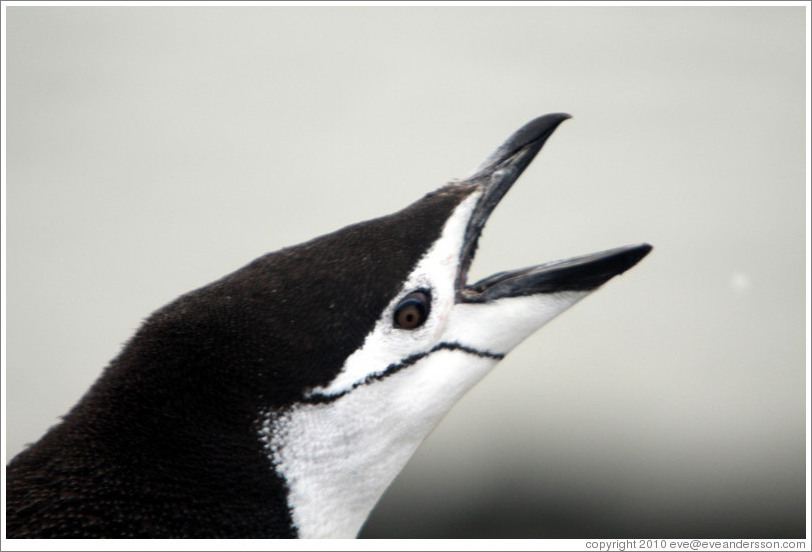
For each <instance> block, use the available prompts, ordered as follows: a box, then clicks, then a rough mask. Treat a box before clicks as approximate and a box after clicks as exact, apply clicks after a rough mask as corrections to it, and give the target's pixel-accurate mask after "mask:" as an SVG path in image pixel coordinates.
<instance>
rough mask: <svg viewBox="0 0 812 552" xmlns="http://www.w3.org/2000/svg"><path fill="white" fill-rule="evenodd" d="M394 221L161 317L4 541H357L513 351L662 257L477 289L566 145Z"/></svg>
mask: <svg viewBox="0 0 812 552" xmlns="http://www.w3.org/2000/svg"><path fill="white" fill-rule="evenodd" d="M569 117H570V116H569V115H567V114H564V113H553V114H549V115H545V116H542V117H539V118H536V119H534V120H532V121H531V122H529V123H528V124H526V125H525V126H523V127H522V128H520V129H519V130H518V131H516V132H515V133H514V134H513V135H512V136H510V137H509V138H508V139H507V141H505V142H504V144H502V145H501V146H500V147H499V148H498V149H497V150H496V151H495V152H494V153H493V154H492V155H491V156H490V157H488V158H487V159H486V160H485V161H484V163H482V165H481V166H479V167H478V168H477V169H476V170H475V171H473V173H472V174H470V175H469V176H468V177H466V178H464V179H461V180H454V181H451V182H450V183H448V184H447V185H445V186H443V187H441V188H439V189H437V190H436V191H434V192H431V193H429V194H428V195H426V196H424V197H423V198H422V199H420V200H418V201H416V202H415V203H413V204H411V205H409V206H408V207H406V208H405V209H403V210H401V211H398V212H396V213H394V214H390V215H388V216H383V217H381V218H377V219H374V220H370V221H366V222H361V223H358V224H353V225H351V226H347V227H345V228H343V229H341V230H338V231H336V232H334V233H331V234H327V235H325V236H322V237H318V238H316V239H313V240H311V241H308V242H306V243H303V244H301V245H297V246H294V247H288V248H285V249H282V250H280V251H277V252H274V253H270V254H267V255H265V256H262V257H259V258H258V259H256V260H254V261H253V262H251V263H249V264H248V265H246V266H244V267H243V268H240V269H239V270H236V271H235V272H233V273H231V274H228V275H226V276H224V277H223V278H221V279H219V280H217V281H215V282H213V283H211V284H209V285H206V286H204V287H202V288H200V289H197V290H194V291H191V292H189V293H187V294H185V295H182V296H181V297H179V298H178V299H176V300H175V301H173V302H172V303H170V304H169V305H167V306H165V307H163V308H161V309H159V310H157V311H156V312H154V313H153V314H152V315H151V316H150V317H149V318H147V319H146V320H145V321H144V323H143V324H142V325H141V327H140V328H139V329H138V330H137V332H136V333H135V335H134V336H133V337H132V338H131V339H130V340H129V341H128V342H127V344H126V345H125V346H124V347H123V349H122V350H121V352H120V353H119V355H118V356H117V357H116V358H115V359H114V360H112V361H111V362H110V364H109V365H108V366H107V367H106V368H105V369H104V371H103V373H102V374H101V376H100V377H99V379H98V380H97V381H96V382H95V383H94V384H93V385H92V386H91V388H90V389H89V390H88V391H87V392H86V394H85V395H84V396H83V397H82V398H81V400H80V401H79V402H78V403H77V404H76V405H75V406H74V407H73V408H72V409H71V410H70V412H69V413H68V414H67V415H65V416H64V417H63V418H62V420H61V421H60V423H58V424H57V425H56V426H54V427H52V428H51V429H50V430H48V431H47V433H46V434H45V435H44V436H43V437H42V438H41V439H40V440H39V441H38V442H36V443H35V444H33V445H30V446H29V447H27V448H26V449H25V450H23V451H22V452H21V453H20V454H18V455H17V456H16V457H15V458H13V459H12V460H11V462H10V463H9V464H8V465H7V467H6V485H7V487H6V497H7V498H6V505H7V506H6V531H7V537H8V538H97V537H98V538H354V537H356V536H357V534H358V532H359V531H360V529H361V527H362V526H363V524H364V522H365V520H366V518H367V516H368V515H369V513H370V511H371V510H372V508H373V507H374V506H375V504H376V502H377V501H378V499H379V498H380V496H381V495H382V493H383V492H384V490H385V489H386V488H387V486H388V485H389V484H390V483H391V482H392V480H393V479H394V478H395V476H396V475H397V474H398V473H399V472H400V471H401V469H402V468H403V466H404V465H405V464H406V462H407V461H408V459H409V458H410V456H411V455H412V453H414V451H415V449H417V447H418V446H419V445H420V443H421V442H422V441H423V439H424V438H425V437H426V436H427V435H428V434H429V432H430V431H431V430H432V429H433V428H434V427H435V426H436V425H437V424H438V423H439V422H440V420H441V419H442V418H443V417H444V416H445V414H446V413H447V412H448V411H449V409H450V408H451V407H452V406H453V405H454V403H456V402H457V401H458V400H459V399H460V398H461V397H462V396H463V395H464V394H465V393H466V391H468V390H469V389H470V388H471V387H472V386H473V385H474V384H476V383H477V382H478V381H480V380H481V379H482V378H483V377H484V376H485V375H486V374H488V373H489V372H490V371H491V370H492V369H493V368H494V366H495V365H496V364H498V362H499V361H500V360H502V359H503V358H504V357H505V355H507V354H508V352H510V351H511V349H513V348H514V347H516V345H518V344H519V343H520V342H521V341H522V340H524V339H525V338H526V337H528V336H529V335H530V334H532V333H533V332H535V331H536V330H537V329H538V328H540V327H541V326H543V325H544V324H546V323H547V322H549V321H550V320H552V319H553V318H555V317H556V316H557V315H558V314H560V313H561V312H563V311H565V310H566V309H568V308H569V307H571V306H572V305H574V304H575V303H577V302H578V301H580V300H581V299H583V298H584V297H585V296H587V295H589V294H590V293H592V292H593V291H595V290H596V289H597V288H599V287H600V286H601V285H603V284H604V283H606V282H607V281H608V280H609V279H611V278H613V277H614V276H617V275H619V274H621V273H623V272H624V271H626V270H628V269H629V268H631V267H632V266H634V265H635V264H636V263H637V262H638V261H640V260H641V259H642V258H643V257H645V256H646V255H647V254H648V253H649V251H651V249H652V248H651V246H650V245H648V244H645V243H643V244H637V245H629V246H625V247H619V248H615V249H611V250H608V251H603V252H599V253H593V254H589V255H585V256H580V257H575V258H571V259H566V260H560V261H555V262H549V263H545V264H539V265H535V266H530V267H527V268H522V269H519V270H510V271H505V272H500V273H498V274H494V275H493V276H490V277H487V278H484V279H482V280H479V281H477V282H475V283H470V284H469V283H468V281H467V274H468V270H469V268H470V266H471V262H472V261H473V259H474V254H475V251H476V249H477V242H478V240H479V237H480V235H481V233H482V229H483V227H484V225H485V223H486V221H487V220H488V217H489V215H490V214H491V212H492V211H493V210H494V208H495V207H496V205H497V204H498V203H499V201H500V200H501V199H502V197H503V196H504V195H505V194H506V193H507V191H508V190H509V189H510V187H511V186H512V185H513V183H514V182H515V181H516V180H517V179H518V177H519V176H520V175H521V174H522V172H523V171H524V170H525V168H526V167H527V166H528V165H529V164H530V162H531V161H532V160H533V159H534V158H535V156H536V154H537V153H538V152H539V151H540V149H541V148H542V146H543V145H544V143H545V142H546V141H547V139H548V138H549V137H550V136H551V134H552V133H553V132H554V131H555V129H556V128H557V127H558V126H559V125H560V124H561V123H562V122H563V121H565V120H566V119H568V118H569Z"/></svg>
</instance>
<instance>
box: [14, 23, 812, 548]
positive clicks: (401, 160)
mask: <svg viewBox="0 0 812 552" xmlns="http://www.w3.org/2000/svg"><path fill="white" fill-rule="evenodd" d="M7 14H8V20H7V23H8V29H7V30H8V34H7V39H8V43H7V55H8V65H7V70H8V73H7V75H8V89H7V94H8V95H7V99H8V104H7V108H8V118H7V125H8V126H7V131H8V143H7V148H8V150H7V152H8V167H7V170H8V173H7V174H8V181H7V182H8V186H7V209H8V213H7V232H8V233H7V239H8V243H7V246H8V249H7V255H8V257H7V261H8V273H7V278H8V280H7V286H8V287H7V289H8V297H7V298H8V303H7V322H8V325H7V341H8V343H7V352H6V353H7V390H6V391H7V403H6V404H7V417H6V423H7V430H8V431H7V453H8V458H7V459H10V458H11V456H12V455H14V454H15V453H17V452H18V451H19V450H21V448H22V447H23V446H24V444H25V443H27V442H32V441H35V440H36V439H38V438H39V436H40V435H41V434H42V433H43V432H44V431H45V429H46V428H48V427H49V426H50V425H52V424H54V423H55V422H56V421H57V419H58V418H57V417H58V416H59V415H60V414H63V413H65V412H66V411H67V410H68V409H69V407H70V406H71V405H72V404H73V403H74V402H75V401H76V400H77V399H78V398H79V397H80V396H81V395H82V393H83V392H84V391H85V390H86V388H87V387H88V386H89V385H90V384H91V383H92V382H93V380H94V379H95V378H96V377H97V376H98V375H99V373H100V371H101V370H102V368H103V367H104V366H105V364H106V363H107V361H109V360H110V359H111V358H112V357H113V356H115V355H116V353H117V352H118V350H119V348H120V346H121V344H122V343H124V342H125V341H126V340H127V339H128V337H129V336H130V334H131V333H132V332H133V331H134V330H135V329H136V328H137V326H138V325H139V323H140V321H141V320H142V319H143V318H144V317H145V316H147V315H148V314H149V313H150V312H151V311H153V310H154V309H156V308H158V307H160V306H161V305H163V304H165V303H166V302H168V301H170V300H172V299H173V298H175V297H176V296H177V295H179V294H181V293H183V292H185V291H188V290H190V289H193V288H195V287H198V286H200V285H203V284H206V283H208V282H209V281H212V280H214V279H216V278H218V277H220V276H221V275H223V274H225V273H227V272H230V271H232V270H234V269H236V268H238V267H240V266H242V265H243V264H245V263H246V262H248V261H250V260H251V259H253V258H254V257H256V256H259V255H260V254H263V253H265V252H267V251H272V250H275V249H277V248H280V247H283V246H286V245H292V244H295V243H298V242H300V241H304V240H306V239H309V238H311V237H314V236H317V235H320V234H323V233H326V232H328V231H332V230H334V229H337V228H339V227H342V226H344V225H346V224H349V223H352V222H356V221H359V220H363V219H367V218H371V217H375V216H379V215H383V214H386V213H389V212H392V211H395V210H397V209H400V208H401V207H403V206H405V205H407V204H408V203H410V202H411V201H414V200H416V199H418V198H419V197H421V196H422V195H423V194H425V193H426V192H428V191H430V190H432V189H434V188H435V187H438V186H440V185H442V184H443V183H444V182H445V181H447V180H449V179H451V178H454V177H462V176H465V175H466V174H467V173H468V171H469V170H470V169H472V168H473V167H474V166H476V165H477V164H478V163H479V162H480V161H481V160H483V159H484V157H485V156H486V155H487V154H489V153H490V152H491V150H492V149H493V148H495V147H496V146H497V145H499V144H500V143H501V141H502V140H503V139H504V138H506V137H507V136H508V135H509V134H510V133H511V132H512V131H513V130H515V129H516V128H518V127H519V126H521V125H522V124H524V123H525V122H527V121H528V120H530V119H531V118H533V117H535V116H537V115H541V114H544V113H547V112H553V111H567V112H570V113H572V114H573V115H574V119H572V120H571V121H567V122H566V123H564V124H563V125H562V127H561V128H560V129H559V131H558V132H557V133H556V134H555V136H554V137H553V138H552V139H551V141H550V142H549V143H548V145H547V146H546V147H545V149H544V151H543V152H542V153H541V155H540V157H539V158H538V159H537V161H536V162H535V163H534V164H533V166H531V168H530V169H529V170H528V171H527V172H526V173H525V175H524V176H523V178H522V179H521V180H520V181H519V183H518V184H517V186H516V187H515V188H514V189H513V191H511V193H510V194H509V195H508V197H507V198H506V199H505V201H504V202H503V204H502V205H500V207H499V208H498V209H497V211H496V213H495V214H494V216H493V217H492V219H491V220H490V223H489V225H488V228H487V230H486V232H485V235H484V237H483V239H482V240H481V242H480V250H479V255H478V257H477V260H476V262H475V264H474V267H473V270H472V274H471V278H479V277H483V276H486V275H488V274H490V273H492V272H496V271H499V270H503V269H508V268H516V267H520V266H526V265H528V264H534V263H537V262H542V261H546V260H552V259H556V258H562V257H568V256H573V255H577V254H582V253H588V252H591V251H597V250H601V249H607V248H610V247H614V246H618V245H623V244H627V243H636V242H640V241H648V242H650V243H652V244H654V245H655V250H654V252H653V253H652V254H651V255H650V256H649V257H648V258H647V259H646V260H645V261H644V262H642V263H641V264H640V265H639V266H638V267H637V268H635V269H634V270H633V271H631V272H629V273H628V274H626V275H624V276H622V277H621V278H618V279H617V280H614V281H612V282H610V283H609V284H608V285H607V286H606V287H605V288H604V289H603V290H601V291H600V292H598V293H596V294H595V295H593V296H591V297H590V298H588V299H587V300H585V301H584V302H583V303H581V304H579V305H578V306H576V307H575V308H574V309H572V310H571V311H569V312H567V313H566V314H564V315H563V316H562V317H561V318H559V319H557V320H555V321H554V322H553V323H551V324H550V325H549V326H548V327H546V328H545V329H544V330H542V331H541V332H539V333H538V334H537V335H534V336H533V337H531V338H530V339H528V341H526V342H525V343H524V344H523V345H521V346H520V347H519V348H517V349H516V350H515V351H514V352H513V353H512V354H511V355H510V356H509V357H508V358H507V359H506V360H505V361H504V362H503V363H502V364H501V365H500V366H499V367H498V368H497V369H496V370H495V371H494V372H493V373H492V374H491V375H490V376H489V377H488V378H486V379H485V380H484V381H483V382H482V383H481V384H479V386H477V387H476V388H475V389H474V390H473V391H472V392H471V393H470V394H469V395H468V396H467V397H466V398H465V399H464V400H463V401H462V402H461V403H460V404H459V405H458V406H457V407H456V408H455V409H454V410H453V411H452V413H451V414H450V415H449V416H448V417H447V418H446V420H445V421H444V422H443V423H442V424H441V425H440V427H439V428H438V429H437V430H436V431H435V432H434V433H433V434H432V435H431V436H430V437H429V439H428V440H427V441H426V443H425V445H424V446H423V447H422V448H421V449H420V450H419V452H418V453H417V455H416V456H415V457H414V459H413V461H412V462H411V463H410V464H409V465H408V467H407V468H406V470H405V471H404V472H403V474H402V476H401V477H400V478H399V479H398V480H397V481H396V482H395V484H394V485H393V487H392V488H391V489H390V491H389V492H388V493H387V494H386V496H385V497H384V499H383V500H382V502H381V504H380V506H379V508H378V509H377V510H376V511H375V513H374V514H373V516H372V518H371V520H370V521H369V523H368V526H367V528H366V530H365V532H364V535H365V536H391V537H406V536H410V537H424V536H433V537H448V536H452V537H468V536H476V537H484V536H500V537H514V536H515V537H599V536H603V537H610V536H616V535H623V536H628V535H634V536H661V537H668V536H671V537H677V536H710V537H719V536H721V537H725V536H726V537H741V536H761V537H778V536H783V537H802V536H803V534H804V505H805V498H804V487H805V484H804V472H805V468H804V466H805V463H804V450H805V440H804V419H805V414H804V407H805V391H804V389H805V384H804V372H805V370H804V364H805V363H804V343H805V332H804V321H805V314H804V303H805V300H804V268H805V264H804V259H805V256H804V255H805V243H804V214H805V210H804V209H805V208H804V205H805V201H804V198H805V195H804V194H805V177H804V152H805V144H804V137H805V134H804V117H805V111H804V83H805V78H804V30H805V29H804V10H803V8H801V7H732V8H659V7H658V8H651V7H649V8H647V7H641V8H638V7H634V8H612V7H605V8H603V7H602V8H574V7H563V8H553V7H523V8H501V7H460V8H437V7H432V8H384V7H377V8H372V7H364V8H347V7H345V8H315V7H311V8H272V7H264V8H263V7H251V8H224V7H223V8H216V7H212V8H208V7H195V8H180V7H177V8H122V7H94V8H63V7H58V8H53V7H45V8H43V7H39V8H29V7H12V8H9V9H8V12H7Z"/></svg>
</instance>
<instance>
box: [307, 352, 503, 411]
mask: <svg viewBox="0 0 812 552" xmlns="http://www.w3.org/2000/svg"><path fill="white" fill-rule="evenodd" d="M437 351H461V352H463V353H466V354H469V355H474V356H478V357H480V358H492V359H495V360H502V359H503V358H505V355H504V354H503V353H492V352H490V351H480V350H479V349H474V348H473V347H468V346H467V345H462V344H460V343H456V342H454V343H446V342H444V343H438V344H437V345H435V346H434V347H432V348H431V349H429V350H428V351H425V352H423V353H417V354H414V355H411V356H409V357H406V358H405V359H403V360H402V361H401V362H397V363H395V364H390V365H389V366H387V367H386V370H384V371H382V372H379V373H377V374H370V375H368V376H367V377H365V378H364V379H363V380H361V381H357V382H355V383H353V384H352V387H350V388H349V389H346V390H344V391H342V392H341V393H336V394H335V395H324V394H321V393H315V394H313V395H309V396H307V397H303V398H302V400H301V402H303V403H306V404H326V403H329V402H332V401H334V400H336V399H340V398H341V397H343V396H344V395H346V394H347V393H350V392H351V391H353V390H355V389H357V388H358V387H361V386H362V385H367V384H369V383H372V382H373V381H380V380H382V379H384V378H387V377H389V376H391V375H392V374H396V373H398V372H400V371H401V370H403V369H404V368H407V367H409V366H411V365H413V364H415V363H416V362H418V361H420V360H422V359H424V358H426V357H427V356H429V355H431V354H432V353H436V352H437Z"/></svg>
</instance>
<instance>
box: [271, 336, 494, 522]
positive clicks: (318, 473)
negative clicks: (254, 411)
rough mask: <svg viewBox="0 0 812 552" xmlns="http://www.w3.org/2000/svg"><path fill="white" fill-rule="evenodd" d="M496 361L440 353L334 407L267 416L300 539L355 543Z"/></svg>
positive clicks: (308, 407)
mask: <svg viewBox="0 0 812 552" xmlns="http://www.w3.org/2000/svg"><path fill="white" fill-rule="evenodd" d="M497 362H498V359H497V358H491V357H482V356H476V355H473V354H470V353H466V352H464V351H460V350H449V349H441V350H437V351H435V352H433V353H431V354H429V355H427V356H425V357H423V358H421V359H420V360H418V361H416V362H415V363H414V364H412V365H410V366H408V368H405V369H404V370H402V371H400V372H397V373H394V374H392V375H390V376H388V377H386V378H385V379H383V380H381V381H376V382H374V383H372V384H369V385H362V386H359V387H357V388H356V389H354V390H353V391H352V392H351V393H348V394H346V395H343V396H341V397H338V398H335V399H333V400H332V401H331V402H328V403H324V404H307V403H305V404H299V405H297V406H295V407H293V408H292V409H291V410H289V411H286V412H284V413H282V414H281V416H277V415H275V414H274V413H270V412H268V413H264V414H263V419H262V421H261V424H262V426H261V427H262V429H261V431H260V436H261V439H262V441H263V443H264V446H265V449H266V451H267V452H268V454H269V458H270V459H271V461H272V462H273V464H274V467H275V468H276V470H277V472H279V473H280V475H282V476H283V477H284V478H285V480H286V482H287V485H288V488H289V495H288V504H289V506H290V508H291V515H292V518H293V522H294V524H295V525H296V529H297V531H298V535H299V537H300V538H354V537H355V536H356V535H357V534H358V532H359V531H360V530H361V527H362V525H363V524H364V521H365V520H366V519H367V517H368V516H369V513H370V512H371V511H372V508H373V507H374V506H375V504H376V503H377V501H378V499H379V498H380V497H381V495H382V494H383V492H384V491H385V490H386V488H387V487H388V486H389V485H390V483H391V482H392V481H393V480H394V479H395V477H396V476H397V475H398V473H400V471H401V470H402V469H403V466H404V465H405V464H406V462H407V461H408V460H409V458H410V457H411V456H412V454H413V453H414V451H415V449H417V447H418V446H419V445H420V443H421V442H422V441H423V439H425V438H426V436H427V435H428V434H429V433H430V432H431V430H432V429H433V428H434V427H435V426H436V425H437V424H438V423H439V422H440V420H441V419H442V418H443V416H445V414H446V413H447V412H448V411H449V410H450V408H451V407H452V406H453V405H454V403H456V402H457V401H458V400H459V398H460V397H462V395H464V394H465V393H466V392H467V391H468V390H469V389H470V387H471V386H473V384H474V383H476V381H478V380H479V379H481V378H482V377H483V376H484V375H485V374H487V373H488V372H489V371H490V370H491V369H492V368H493V366H494V365H495V364H496V363H497ZM472 376H473V377H472Z"/></svg>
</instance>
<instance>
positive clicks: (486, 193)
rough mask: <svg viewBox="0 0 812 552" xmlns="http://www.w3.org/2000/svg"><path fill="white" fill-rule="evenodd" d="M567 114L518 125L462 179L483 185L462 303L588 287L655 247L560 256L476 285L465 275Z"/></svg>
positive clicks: (469, 233)
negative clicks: (497, 213) (494, 219)
mask: <svg viewBox="0 0 812 552" xmlns="http://www.w3.org/2000/svg"><path fill="white" fill-rule="evenodd" d="M569 118H570V115H568V114H566V113H551V114H549V115H544V116H542V117H539V118H537V119H534V120H532V121H530V122H529V123H527V124H526V125H525V126H523V127H522V128H520V129H519V130H517V131H516V132H515V133H513V135H512V136H511V137H510V138H508V139H507V141H505V143H504V144H502V145H501V146H500V147H499V148H498V149H497V150H496V151H495V152H493V153H492V154H491V155H490V157H488V158H487V159H486V160H485V162H484V163H482V165H480V166H479V168H478V169H477V170H476V171H474V173H473V174H472V175H471V176H469V177H468V178H466V179H465V180H464V181H462V182H460V184H466V185H471V184H473V185H476V186H477V187H478V188H480V189H481V190H482V195H481V196H480V198H479V200H478V202H477V205H476V206H475V208H474V210H473V213H472V214H471V218H470V219H469V221H468V226H467V227H466V231H465V238H464V240H463V246H462V251H461V254H460V269H459V273H458V275H457V295H458V301H460V302H485V301H492V300H495V299H499V298H502V297H515V296H523V295H532V294H536V293H555V292H559V291H575V290H579V291H588V290H592V289H595V288H597V287H599V286H600V285H602V284H604V283H605V282H606V281H608V280H609V279H611V278H613V277H614V276H617V275H618V274H621V273H623V272H625V271H626V270H628V269H629V268H631V267H633V266H634V265H635V264H637V263H638V262H639V261H640V260H641V259H642V258H643V257H645V256H646V255H647V254H648V253H649V251H651V249H652V247H651V246H650V245H648V244H640V245H632V246H626V247H620V248H617V249H611V250H609V251H604V252H601V253H593V254H591V255H585V256H581V257H575V258H572V259H567V260H563V261H555V262H552V263H545V264H541V265H536V266H532V267H529V268H524V269H520V270H514V271H510V272H500V273H498V274H495V275H493V276H490V277H488V278H485V279H483V280H480V281H479V282H477V283H475V284H473V285H470V286H468V285H466V283H465V279H466V276H467V274H468V269H469V268H470V266H471V262H472V261H473V258H474V253H475V251H476V247H477V241H478V240H479V236H480V235H481V234H482V229H483V228H484V226H485V223H486V222H487V220H488V217H489V216H490V214H491V213H492V212H493V210H494V208H495V207H496V205H497V204H498V203H499V201H500V200H501V199H502V198H503V197H504V195H505V194H506V193H507V191H508V190H509V189H510V187H511V186H512V185H513V183H514V182H516V180H518V178H519V176H521V174H522V173H523V172H524V170H525V169H526V168H527V167H528V166H529V165H530V163H531V162H532V161H533V159H534V158H535V157H536V155H537V154H538V152H539V151H540V150H541V148H542V146H544V143H545V142H546V141H547V139H548V138H549V137H550V136H551V135H552V133H553V132H554V131H555V129H556V128H558V125H560V124H561V123H562V122H564V121H565V120H567V119H569Z"/></svg>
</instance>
